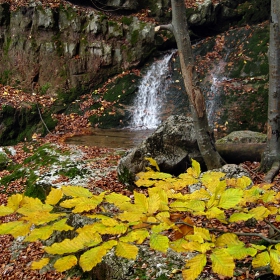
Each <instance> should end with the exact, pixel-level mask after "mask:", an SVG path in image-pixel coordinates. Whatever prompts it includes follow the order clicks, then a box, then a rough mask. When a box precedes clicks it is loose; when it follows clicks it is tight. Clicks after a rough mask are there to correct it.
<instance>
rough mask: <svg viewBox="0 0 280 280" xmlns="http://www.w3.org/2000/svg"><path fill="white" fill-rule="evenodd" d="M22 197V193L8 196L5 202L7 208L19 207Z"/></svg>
mask: <svg viewBox="0 0 280 280" xmlns="http://www.w3.org/2000/svg"><path fill="white" fill-rule="evenodd" d="M22 199H23V195H22V194H19V193H17V194H13V195H12V196H10V197H9V198H8V202H7V206H8V207H9V208H12V209H13V210H14V211H16V210H17V209H18V208H19V207H20V203H21V201H22Z"/></svg>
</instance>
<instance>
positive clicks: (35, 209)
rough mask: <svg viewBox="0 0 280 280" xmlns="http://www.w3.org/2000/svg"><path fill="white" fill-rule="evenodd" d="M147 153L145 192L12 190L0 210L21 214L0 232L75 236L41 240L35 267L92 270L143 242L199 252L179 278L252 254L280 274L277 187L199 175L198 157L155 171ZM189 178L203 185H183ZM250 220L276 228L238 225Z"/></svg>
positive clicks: (224, 270) (228, 266) (231, 267)
mask: <svg viewBox="0 0 280 280" xmlns="http://www.w3.org/2000/svg"><path fill="white" fill-rule="evenodd" d="M147 160H149V161H150V163H151V166H152V168H149V169H148V170H147V172H141V173H139V174H138V177H139V179H138V180H137V181H136V185H137V186H138V187H141V189H142V188H143V187H148V189H147V194H144V193H141V192H138V191H134V195H133V197H131V198H129V197H127V196H125V195H122V194H118V193H115V192H111V193H109V192H102V193H100V194H99V195H93V194H92V193H91V192H90V191H89V190H88V189H85V188H83V187H79V186H63V187H61V188H58V189H54V188H53V189H52V190H51V191H50V193H49V195H48V196H47V198H46V200H45V202H42V201H40V200H39V199H37V198H31V197H27V196H24V195H22V194H14V195H12V196H11V197H9V199H8V202H7V205H2V206H0V215H1V216H6V215H10V214H12V213H17V214H18V217H19V218H18V220H16V221H12V222H7V223H2V224H1V225H0V234H11V235H12V236H14V237H19V236H24V241H25V242H33V241H37V240H42V241H43V242H44V241H45V240H50V238H51V237H52V236H53V235H55V234H57V232H72V233H73V234H72V236H73V238H66V237H65V238H64V239H63V241H61V242H55V241H54V242H53V243H52V244H48V246H45V247H44V251H45V252H46V255H45V257H44V258H43V259H41V260H39V261H34V262H33V263H32V269H42V268H43V267H45V266H47V265H49V266H51V267H54V268H55V269H56V270H57V271H65V270H69V269H71V268H72V267H74V266H76V265H79V266H80V267H81V268H82V269H83V271H90V270H92V269H93V267H95V266H96V265H97V264H98V263H100V262H101V261H102V258H103V257H104V256H105V255H106V254H107V253H108V252H109V251H110V250H112V249H114V250H115V254H116V255H117V256H119V257H123V258H127V259H136V258H137V254H138V246H137V245H140V244H143V243H144V242H145V243H146V242H148V243H149V246H150V248H151V249H154V250H158V251H161V252H166V251H167V250H168V249H169V248H171V249H172V250H174V251H176V252H178V253H181V252H195V253H196V255H195V256H194V257H193V258H192V259H189V260H186V267H185V268H183V269H182V276H183V279H187V280H189V279H196V278H197V277H198V276H199V275H200V274H201V272H202V271H203V270H204V268H205V266H206V264H211V266H212V270H213V272H214V273H218V274H220V275H224V276H228V277H233V275H234V271H235V266H236V262H238V261H240V260H243V259H246V260H250V262H251V264H252V267H253V268H258V267H264V266H267V267H270V268H271V270H272V272H273V273H274V274H275V275H280V263H279V259H280V240H277V236H278V235H279V233H280V231H279V230H278V229H277V224H278V223H279V222H280V210H279V208H278V207H277V205H278V204H279V200H280V194H279V193H277V192H275V191H274V190H273V185H272V184H266V185H254V186H253V185H252V182H251V180H250V179H249V178H248V177H241V178H226V176H225V175H226V174H224V173H222V172H215V171H211V172H207V173H203V174H201V171H200V166H199V164H198V163H197V162H196V161H192V167H190V168H188V169H187V171H186V172H185V173H183V174H181V175H179V176H178V177H174V176H171V175H170V174H167V173H163V172H160V170H159V168H158V166H157V164H156V162H155V161H154V160H152V159H150V158H149V159H147ZM193 184H198V185H200V186H201V187H200V188H199V189H198V190H196V191H194V192H192V193H189V192H187V191H186V190H187V187H188V186H189V185H193ZM108 205H111V206H114V207H113V208H112V207H108ZM112 209H114V211H112ZM71 215H81V216H84V217H85V219H86V220H87V223H86V224H85V225H83V226H81V227H78V228H75V227H74V225H71V223H69V217H70V216H71ZM198 221H199V222H198ZM248 221H255V227H256V229H257V228H258V224H262V223H265V224H267V225H268V226H269V227H270V228H271V229H272V230H273V231H274V233H276V234H275V235H273V236H266V235H265V234H264V233H263V232H257V231H254V232H250V233H248V232H243V231H242V227H240V225H242V224H244V223H246V222H248ZM225 228H226V229H227V230H225ZM61 236H66V235H63V234H61ZM67 236H69V235H68V234H67ZM278 239H279V238H278ZM53 240H55V239H53Z"/></svg>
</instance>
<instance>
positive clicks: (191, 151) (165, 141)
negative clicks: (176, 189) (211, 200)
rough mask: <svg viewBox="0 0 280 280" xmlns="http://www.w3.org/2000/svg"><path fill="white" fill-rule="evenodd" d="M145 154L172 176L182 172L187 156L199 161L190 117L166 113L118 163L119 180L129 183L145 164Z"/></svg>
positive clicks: (187, 160) (200, 159) (189, 159)
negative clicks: (162, 120) (151, 131)
mask: <svg viewBox="0 0 280 280" xmlns="http://www.w3.org/2000/svg"><path fill="white" fill-rule="evenodd" d="M146 157H152V158H153V159H155V160H156V162H157V163H158V165H159V168H160V170H161V171H163V172H168V173H171V174H175V175H177V174H180V173H182V172H184V171H185V170H186V168H187V166H188V164H189V163H190V161H191V159H195V160H197V161H198V162H200V163H202V157H201V155H200V152H199V149H198V145H197V141H196V136H195V130H194V126H193V120H192V118H190V117H185V116H170V117H169V118H168V119H167V120H166V121H165V122H164V123H163V124H162V125H160V126H159V127H158V129H157V130H156V131H155V132H154V133H153V134H152V135H151V136H150V137H148V138H147V139H146V140H144V141H143V142H142V143H141V144H140V145H139V146H138V147H136V148H134V149H132V150H130V151H128V153H127V154H126V155H125V156H124V157H123V158H122V159H121V160H120V162H119V165H118V169H117V170H118V176H119V179H120V181H121V182H123V183H128V184H130V183H131V182H133V180H134V179H135V174H136V173H138V172H140V171H144V170H145V168H146V167H147V166H148V165H149V162H148V161H147V160H146V159H145V158H146Z"/></svg>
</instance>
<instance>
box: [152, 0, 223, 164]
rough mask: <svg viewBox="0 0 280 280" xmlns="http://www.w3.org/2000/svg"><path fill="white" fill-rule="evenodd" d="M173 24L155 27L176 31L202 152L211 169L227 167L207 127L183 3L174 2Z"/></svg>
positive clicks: (183, 73) (178, 0) (175, 0)
mask: <svg viewBox="0 0 280 280" xmlns="http://www.w3.org/2000/svg"><path fill="white" fill-rule="evenodd" d="M171 4H172V23H171V24H169V25H163V26H159V27H158V28H156V31H157V30H159V29H168V30H170V31H172V32H173V34H174V36H175V39H176V42H177V47H178V52H179V58H180V64H181V71H182V75H183V80H184V85H185V89H186V92H187V95H188V98H189V101H190V108H191V113H192V118H193V121H194V128H195V131H196V137H197V142H198V146H199V150H200V152H201V155H202V157H203V159H204V162H205V164H206V166H207V168H208V169H214V168H219V167H221V166H222V164H224V160H223V159H222V158H221V156H220V155H219V153H218V152H217V150H216V148H215V143H214V142H215V141H214V136H213V133H212V130H211V129H210V127H209V125H208V119H207V114H206V106H205V100H204V96H203V93H202V91H201V89H200V87H199V82H198V79H197V74H196V70H195V66H194V57H193V52H192V46H191V41H190V36H189V32H188V24H187V18H186V6H185V1H184V0H172V1H171Z"/></svg>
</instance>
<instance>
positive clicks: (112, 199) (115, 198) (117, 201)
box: [105, 192, 130, 210]
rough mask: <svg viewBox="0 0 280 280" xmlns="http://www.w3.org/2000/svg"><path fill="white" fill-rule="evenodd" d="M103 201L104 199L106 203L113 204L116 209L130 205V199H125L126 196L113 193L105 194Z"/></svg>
mask: <svg viewBox="0 0 280 280" xmlns="http://www.w3.org/2000/svg"><path fill="white" fill-rule="evenodd" d="M105 199H106V201H107V202H109V203H113V204H114V205H116V206H117V207H121V206H122V205H123V204H127V203H129V204H130V198H129V197H127V196H126V195H122V194H119V193H115V192H112V193H110V194H107V195H106V196H105ZM121 210H123V209H121Z"/></svg>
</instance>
